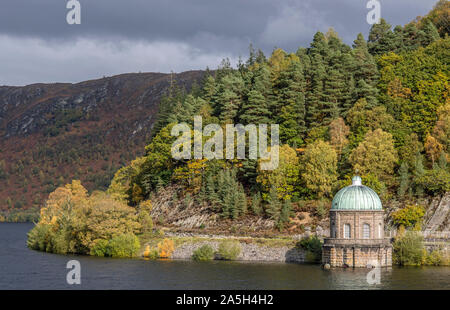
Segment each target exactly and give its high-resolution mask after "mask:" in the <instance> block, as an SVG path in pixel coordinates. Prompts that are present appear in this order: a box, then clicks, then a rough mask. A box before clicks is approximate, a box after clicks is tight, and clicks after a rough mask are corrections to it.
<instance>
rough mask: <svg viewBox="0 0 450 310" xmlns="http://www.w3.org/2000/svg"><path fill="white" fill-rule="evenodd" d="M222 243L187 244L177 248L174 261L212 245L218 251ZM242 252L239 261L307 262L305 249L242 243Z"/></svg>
mask: <svg viewBox="0 0 450 310" xmlns="http://www.w3.org/2000/svg"><path fill="white" fill-rule="evenodd" d="M219 244H220V241H219V240H218V241H214V240H211V241H199V242H185V243H183V244H181V245H179V246H177V247H176V248H175V251H174V252H173V254H172V259H191V257H192V254H193V253H194V251H195V250H196V249H198V248H199V247H201V246H203V245H210V246H211V247H212V248H213V249H214V250H216V251H217V249H218V247H219ZM240 244H241V247H242V251H241V253H240V254H239V256H238V258H237V260H241V261H259V262H293V263H303V262H305V257H306V253H305V251H304V250H303V249H300V248H297V247H287V246H280V247H277V246H265V245H260V244H256V243H244V242H240Z"/></svg>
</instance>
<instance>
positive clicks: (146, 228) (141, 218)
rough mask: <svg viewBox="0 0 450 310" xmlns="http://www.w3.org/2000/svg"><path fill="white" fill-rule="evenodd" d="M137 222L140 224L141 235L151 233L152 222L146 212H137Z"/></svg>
mask: <svg viewBox="0 0 450 310" xmlns="http://www.w3.org/2000/svg"><path fill="white" fill-rule="evenodd" d="M138 222H139V224H141V227H142V228H141V232H142V233H147V232H151V231H152V230H153V220H152V217H151V216H150V214H149V213H148V212H147V211H145V210H142V211H141V212H139V215H138Z"/></svg>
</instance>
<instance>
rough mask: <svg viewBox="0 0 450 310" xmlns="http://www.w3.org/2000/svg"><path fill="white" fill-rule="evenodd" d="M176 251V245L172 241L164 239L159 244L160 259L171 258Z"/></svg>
mask: <svg viewBox="0 0 450 310" xmlns="http://www.w3.org/2000/svg"><path fill="white" fill-rule="evenodd" d="M174 250H175V245H174V243H173V240H171V239H164V240H163V241H161V242H160V243H158V251H159V257H161V258H170V257H171V256H172V253H173V251H174Z"/></svg>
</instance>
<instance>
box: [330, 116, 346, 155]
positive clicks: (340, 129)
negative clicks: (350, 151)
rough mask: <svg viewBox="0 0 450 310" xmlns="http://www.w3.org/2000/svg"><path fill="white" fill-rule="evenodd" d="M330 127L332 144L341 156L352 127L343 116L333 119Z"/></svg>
mask: <svg viewBox="0 0 450 310" xmlns="http://www.w3.org/2000/svg"><path fill="white" fill-rule="evenodd" d="M329 127H330V144H331V146H333V147H334V149H335V150H336V153H337V155H338V156H340V155H341V154H342V150H343V148H344V147H345V146H346V145H347V144H348V139H347V136H348V134H349V133H350V128H349V127H348V126H347V125H346V124H345V122H344V120H343V119H342V118H341V117H339V118H337V119H335V120H333V121H332V122H331V124H330V126H329Z"/></svg>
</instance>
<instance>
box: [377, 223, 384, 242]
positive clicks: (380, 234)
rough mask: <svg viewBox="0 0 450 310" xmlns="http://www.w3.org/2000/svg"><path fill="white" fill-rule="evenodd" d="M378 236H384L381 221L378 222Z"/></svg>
mask: <svg viewBox="0 0 450 310" xmlns="http://www.w3.org/2000/svg"><path fill="white" fill-rule="evenodd" d="M378 238H379V239H381V238H383V237H382V233H381V223H378Z"/></svg>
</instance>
